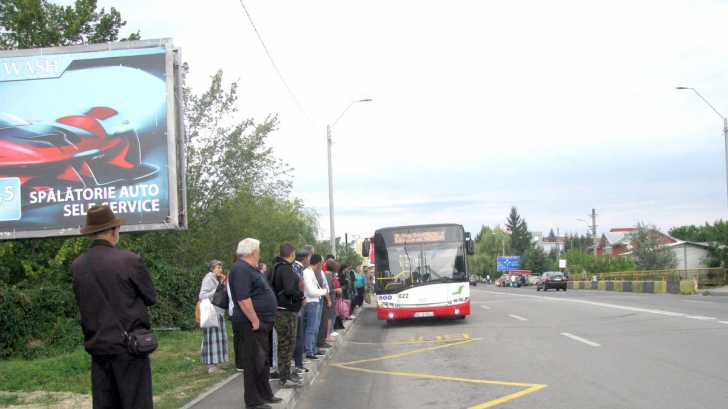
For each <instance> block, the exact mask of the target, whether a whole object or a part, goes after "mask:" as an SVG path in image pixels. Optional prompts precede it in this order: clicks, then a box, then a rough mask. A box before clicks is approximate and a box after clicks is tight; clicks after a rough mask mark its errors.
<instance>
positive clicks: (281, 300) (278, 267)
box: [270, 257, 304, 312]
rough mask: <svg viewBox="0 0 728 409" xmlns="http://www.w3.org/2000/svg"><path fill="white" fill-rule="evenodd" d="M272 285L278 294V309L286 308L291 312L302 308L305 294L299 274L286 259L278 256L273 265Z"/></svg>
mask: <svg viewBox="0 0 728 409" xmlns="http://www.w3.org/2000/svg"><path fill="white" fill-rule="evenodd" d="M270 274H271V280H272V284H271V287H272V289H273V292H274V293H275V294H276V300H277V301H278V309H285V310H287V311H291V312H298V311H300V310H301V305H302V304H303V298H304V294H303V291H301V288H300V285H299V282H300V280H299V278H298V274H296V272H295V271H293V266H292V265H291V263H289V262H287V261H286V260H284V259H282V258H280V257H276V258H275V259H274V260H273V265H272V266H271V271H270Z"/></svg>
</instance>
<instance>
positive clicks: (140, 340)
mask: <svg viewBox="0 0 728 409" xmlns="http://www.w3.org/2000/svg"><path fill="white" fill-rule="evenodd" d="M84 261H85V262H86V270H88V273H89V275H90V276H91V281H93V283H94V286H96V289H97V290H98V291H99V295H101V299H102V300H103V301H104V304H106V308H108V309H109V312H110V313H111V316H112V317H114V320H116V325H117V326H118V327H119V330H121V334H122V335H123V336H124V340H125V341H126V348H127V350H128V351H129V353H130V354H132V355H136V356H145V355H149V354H151V353H152V352H154V351H156V350H157V347H158V346H159V344H158V343H157V334H155V333H154V330H153V329H144V328H140V329H137V330H134V331H129V332H127V331H126V330H125V329H124V326H123V325H121V321H119V318H118V317H117V316H116V314H115V313H114V310H113V309H112V308H111V304H109V300H108V299H107V298H106V295H105V294H104V292H103V291H101V286H100V285H99V282H98V280H97V279H96V275H95V274H94V273H93V272H92V271H91V266H90V265H89V261H88V255H86V256H84Z"/></svg>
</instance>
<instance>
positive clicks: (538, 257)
mask: <svg viewBox="0 0 728 409" xmlns="http://www.w3.org/2000/svg"><path fill="white" fill-rule="evenodd" d="M521 268H522V269H524V270H531V273H532V274H534V275H540V274H541V273H543V272H544V271H553V270H557V269H558V263H556V262H554V261H553V260H551V259H550V258H549V257H548V255H547V254H546V252H545V251H543V250H541V249H540V248H538V247H535V246H532V247H530V248H528V249H526V252H525V253H524V255H523V260H522V262H521Z"/></svg>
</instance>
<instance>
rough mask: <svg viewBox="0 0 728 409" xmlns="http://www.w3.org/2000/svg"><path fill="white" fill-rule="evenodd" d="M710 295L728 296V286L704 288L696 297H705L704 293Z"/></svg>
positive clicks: (697, 292)
mask: <svg viewBox="0 0 728 409" xmlns="http://www.w3.org/2000/svg"><path fill="white" fill-rule="evenodd" d="M706 292H707V293H708V295H724V296H728V286H723V287H704V288H700V289H699V290H698V291H696V292H695V294H696V295H703V293H706Z"/></svg>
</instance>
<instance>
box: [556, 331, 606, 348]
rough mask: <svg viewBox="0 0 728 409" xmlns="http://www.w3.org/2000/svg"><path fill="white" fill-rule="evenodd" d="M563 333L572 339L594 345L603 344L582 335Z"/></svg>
mask: <svg viewBox="0 0 728 409" xmlns="http://www.w3.org/2000/svg"><path fill="white" fill-rule="evenodd" d="M561 335H563V336H565V337H569V338H571V339H573V340H575V341H579V342H583V343H585V344H587V345H591V346H593V347H600V346H601V345H599V344H597V343H596V342H591V341H589V340H588V339H584V338H581V337H577V336H576V335H571V334H569V333H568V332H562V333H561Z"/></svg>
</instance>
